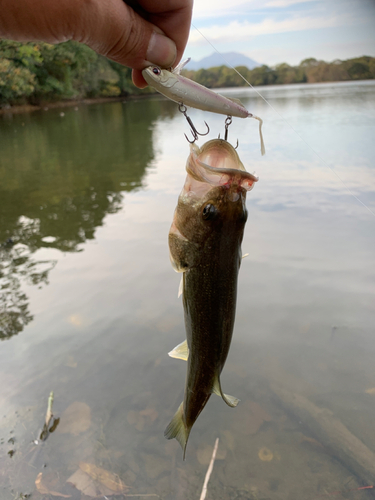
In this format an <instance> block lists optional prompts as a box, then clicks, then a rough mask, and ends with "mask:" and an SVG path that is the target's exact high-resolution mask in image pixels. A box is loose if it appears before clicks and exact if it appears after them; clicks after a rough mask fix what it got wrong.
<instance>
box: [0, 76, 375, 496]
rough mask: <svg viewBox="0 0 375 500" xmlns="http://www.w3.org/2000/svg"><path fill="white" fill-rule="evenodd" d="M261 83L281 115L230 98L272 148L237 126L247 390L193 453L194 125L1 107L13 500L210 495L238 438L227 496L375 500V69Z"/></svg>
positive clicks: (127, 109)
mask: <svg viewBox="0 0 375 500" xmlns="http://www.w3.org/2000/svg"><path fill="white" fill-rule="evenodd" d="M260 91H261V92H262V93H263V95H264V96H265V97H266V99H267V100H268V101H269V102H270V103H271V104H272V106H273V107H274V108H275V110H277V111H278V113H280V114H278V113H277V112H276V111H274V110H273V109H271V108H270V107H269V106H268V105H267V104H266V103H265V102H264V101H263V100H262V99H261V98H260V97H258V96H257V95H256V94H255V93H254V92H253V91H251V90H247V89H244V90H242V89H235V90H230V91H228V95H233V96H237V97H240V98H241V99H242V100H243V102H244V103H245V105H246V106H247V107H248V109H249V110H250V111H252V112H254V113H255V114H257V115H259V116H261V117H262V118H263V119H264V138H265V143H266V149H267V154H266V156H265V157H261V156H260V152H259V149H260V148H259V137H258V132H257V130H258V123H257V122H256V121H255V120H246V121H243V120H241V119H235V120H233V124H232V126H231V127H230V129H229V139H230V141H232V142H233V143H235V141H236V139H237V138H238V140H239V148H238V153H239V155H240V157H241V159H242V161H243V163H244V165H245V166H246V167H247V169H248V170H249V171H254V170H255V171H256V172H257V174H258V175H259V177H260V180H259V182H258V183H257V185H256V186H255V188H254V189H253V191H251V192H250V193H249V194H248V197H247V206H248V212H249V218H248V222H247V226H246V230H245V237H244V242H243V252H244V253H249V256H248V257H247V258H246V259H244V261H243V264H242V267H241V271H240V276H239V294H238V304H237V318H236V326H235V332H234V337H233V343H232V347H231V352H230V354H229V358H228V361H227V364H226V366H225V368H224V371H223V374H222V384H223V389H224V390H225V391H227V392H229V393H230V394H233V395H235V396H237V397H239V398H240V399H241V403H240V404H239V406H238V407H237V408H236V409H231V408H228V407H227V406H226V405H225V404H224V403H223V401H221V400H220V399H219V398H218V397H216V396H213V397H212V398H211V399H210V401H209V403H208V405H207V406H206V408H205V409H204V411H203V412H202V414H201V415H200V417H199V419H198V421H197V422H196V424H195V425H194V428H193V430H192V433H191V436H190V440H189V444H188V448H187V458H186V461H185V462H183V461H182V453H181V449H180V447H179V445H178V443H177V442H175V441H172V442H170V441H166V440H165V438H164V437H163V431H164V428H165V426H166V425H167V424H168V422H169V420H170V419H171V417H172V415H173V414H174V412H175V411H176V409H177V407H178V405H179V404H180V402H181V400H182V397H183V389H184V380H185V371H186V365H185V364H184V363H183V362H182V361H178V360H174V359H171V358H169V357H168V356H167V352H168V351H169V350H171V348H173V347H174V346H175V345H176V344H178V343H180V342H181V341H182V340H183V338H184V325H183V314H182V303H181V300H180V299H178V298H177V290H178V284H179V276H178V275H177V274H176V273H174V272H173V270H172V267H171V265H170V263H169V257H168V246H167V235H168V230H169V226H170V223H171V220H172V216H173V211H174V208H175V205H176V201H177V197H178V194H179V191H180V190H181V188H182V185H183V181H184V178H185V170H184V166H185V161H186V158H187V155H188V144H187V142H186V140H185V138H184V136H183V133H184V132H186V133H189V132H188V126H187V124H186V122H185V120H184V119H183V117H182V116H181V115H180V114H179V113H178V111H177V106H176V105H175V104H173V103H170V102H166V101H163V100H158V99H153V100H148V101H134V102H127V103H113V104H104V105H93V106H80V107H79V108H78V109H74V108H66V109H64V110H63V113H64V116H61V115H60V114H61V113H62V110H57V109H53V110H45V111H41V112H35V113H32V114H22V115H14V116H11V115H5V116H2V117H0V141H1V145H0V147H1V155H0V243H1V247H0V252H1V264H0V266H1V267H0V272H1V274H0V286H1V298H0V331H1V334H0V335H1V339H2V342H0V381H1V382H0V405H1V412H0V498H1V499H4V500H6V499H9V500H11V499H15V498H26V496H25V495H27V494H31V495H32V496H31V498H33V499H34V498H36V499H42V498H43V499H46V498H58V494H61V495H60V497H61V498H65V497H62V494H65V495H71V497H70V498H72V499H73V500H74V499H80V498H82V499H84V498H86V499H87V498H90V497H91V498H93V497H96V498H105V497H108V498H109V497H110V496H111V494H112V495H113V494H114V493H116V494H117V497H114V498H124V497H125V494H132V495H139V498H162V499H164V500H172V499H178V500H180V499H181V500H182V499H183V500H190V499H198V498H199V496H200V492H201V489H202V485H203V481H204V476H205V474H206V470H207V467H208V463H209V460H210V457H211V453H212V448H213V445H214V442H215V439H216V438H217V437H219V438H220V442H219V452H218V456H217V460H216V462H215V465H214V469H213V472H212V475H211V479H210V482H209V484H208V493H207V497H206V498H207V499H210V500H212V499H216V500H224V499H230V500H232V499H233V500H236V499H237V500H244V499H251V500H256V499H257V500H266V499H272V500H284V499H291V500H295V499H298V500H302V499H306V500H310V499H311V500H312V499H316V498H324V497H325V496H326V497H327V498H330V494H333V493H336V497H335V498H337V497H338V498H349V499H366V498H372V497H371V495H373V492H374V489H371V488H367V489H358V488H363V487H366V486H372V485H374V484H375V477H373V476H372V474H371V471H370V470H369V467H368V466H367V465H366V464H368V462H366V457H367V458H369V457H370V458H369V460H370V461H371V457H373V456H374V455H373V454H374V453H375V426H374V423H375V363H374V359H375V326H374V325H375V280H374V278H375V217H374V215H372V214H371V213H370V212H369V211H368V210H367V209H366V208H365V207H364V206H363V205H361V204H360V203H359V202H358V201H357V200H356V199H355V197H354V196H353V195H355V196H356V197H358V198H359V199H360V200H361V201H362V202H363V203H364V204H366V205H367V206H368V207H369V208H370V209H371V210H372V211H373V212H374V211H375V168H374V165H375V147H374V137H375V113H374V111H375V84H374V83H372V82H356V83H342V84H319V85H303V86H299V85H294V86H283V87H273V88H269V87H267V88H264V89H260ZM280 115H281V116H280ZM190 116H191V117H192V119H193V121H194V123H195V124H196V126H197V128H198V130H199V129H200V128H202V125H203V120H206V121H207V122H208V124H209V125H210V127H211V134H210V136H209V137H208V138H213V137H215V136H217V134H218V133H219V132H220V133H221V134H223V132H224V117H222V116H216V115H212V114H207V113H202V112H199V111H195V110H191V112H190ZM284 120H287V121H288V122H289V124H290V125H291V126H292V127H293V128H294V130H295V131H296V132H297V133H298V134H299V136H298V135H297V134H296V133H295V132H294V131H293V130H292V128H291V127H290V125H288V124H287V123H286V122H285V121H284ZM203 126H204V125H203ZM304 141H306V142H307V143H308V144H309V145H310V146H311V147H312V148H314V150H315V151H316V153H317V155H319V156H320V158H321V159H323V162H322V161H321V160H320V159H319V158H318V156H317V155H316V154H315V153H314V152H313V151H312V149H311V148H310V147H309V146H308V145H306V143H305V142H304ZM199 143H200V144H203V140H202V139H200V141H199ZM337 176H338V177H339V178H338V177H337ZM340 179H341V180H342V181H343V182H344V183H345V185H346V186H347V188H349V189H350V191H351V193H350V192H348V189H347V188H346V187H345V185H344V184H343V182H342V181H341V180H340ZM50 391H54V396H55V400H54V405H53V413H54V416H55V418H56V419H57V418H59V419H60V420H59V421H56V422H55V424H57V426H56V425H55V430H53V432H51V433H50V434H49V436H48V438H47V439H46V440H45V441H44V442H40V440H39V435H40V432H41V429H42V427H43V424H44V419H45V414H46V410H47V400H48V396H49V393H50ZM327 422H328V423H327ZM52 423H53V421H52V422H51V425H52ZM327 426H328V427H327ZM342 429H344V430H342ZM340 432H341V434H340ZM348 436H349V437H348ZM352 438H353V439H354V441H350V440H351V439H352ZM356 439H357V441H356ZM348 440H349V441H348ZM35 442H37V443H38V444H35ZM353 443H354V444H353ZM363 445H365V448H363V447H362V446H363ZM348 450H349V452H348ZM366 450H367V451H366ZM367 452H368V453H369V455H366V453H367ZM364 455H366V457H364ZM94 466H96V467H99V468H100V469H95V467H94ZM370 468H371V467H370ZM102 470H105V471H108V473H111V474H115V475H117V476H110V475H108V474H107V475H105V474H104V472H102ZM79 471H80V472H79ZM40 473H41V475H40ZM74 474H75V476H73V475H74ZM72 476H73V478H72ZM119 478H121V480H122V483H120V479H119ZM67 480H69V481H70V482H67ZM85 481H86V483H85ZM72 483H73V484H75V485H76V486H73V485H72ZM123 484H126V485H127V486H128V487H129V489H127V488H125V487H124V486H123ZM77 486H78V488H77ZM85 488H86V489H85ZM90 488H91V489H90ZM105 488H107V490H106V489H105ZM111 488H112V489H111ZM116 488H117V489H116ZM51 492H52V493H51ZM83 492H84V493H85V494H86V496H84V493H83ZM337 492H341V493H340V495H341V496H340V495H339V494H338V493H337ZM141 494H144V495H145V494H148V497H147V496H143V497H142V496H141ZM22 495H23V496H22Z"/></svg>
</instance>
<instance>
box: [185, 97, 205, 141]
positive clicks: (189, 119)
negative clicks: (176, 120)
mask: <svg viewBox="0 0 375 500" xmlns="http://www.w3.org/2000/svg"><path fill="white" fill-rule="evenodd" d="M178 110H179V112H180V113H182V114H183V115H184V116H185V118H186V120H187V122H188V124H189V125H190V129H191V133H192V135H193V138H194V140H193V141H189V139H188V136H187V135H186V134H184V135H185V137H186V140H187V141H188V142H190V144H193V143H194V142H195V141H197V140H198V135H207V134H208V133H209V131H210V127H209V126H208V125H207V123H206V122H204V123H205V125H206V127H207V132H206V133H205V134H201V133H200V132H198V130H197V129H196V128H195V126H194V123H193V122H192V121H191V118H190V117H189V116H188V115H187V108H186V106H185V105H184V104H183V103H182V102H180V103H179V105H178Z"/></svg>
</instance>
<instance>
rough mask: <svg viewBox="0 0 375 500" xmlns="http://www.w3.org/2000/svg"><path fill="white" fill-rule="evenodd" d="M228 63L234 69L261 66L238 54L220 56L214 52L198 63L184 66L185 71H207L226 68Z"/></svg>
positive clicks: (194, 62) (230, 53)
mask: <svg viewBox="0 0 375 500" xmlns="http://www.w3.org/2000/svg"><path fill="white" fill-rule="evenodd" d="M224 59H225V60H224ZM226 61H227V62H226ZM228 63H229V64H230V65H231V66H234V67H236V66H247V67H248V68H249V69H253V68H256V67H257V66H261V64H259V63H257V62H256V61H254V60H253V59H250V57H247V56H245V55H243V54H239V53H238V52H224V53H223V54H222V55H220V54H218V53H217V52H214V53H213V54H211V55H210V56H207V57H204V58H203V59H200V60H199V61H193V60H191V61H189V63H188V64H187V65H186V69H193V70H197V69H201V68H203V69H208V68H213V67H214V66H223V65H224V66H228Z"/></svg>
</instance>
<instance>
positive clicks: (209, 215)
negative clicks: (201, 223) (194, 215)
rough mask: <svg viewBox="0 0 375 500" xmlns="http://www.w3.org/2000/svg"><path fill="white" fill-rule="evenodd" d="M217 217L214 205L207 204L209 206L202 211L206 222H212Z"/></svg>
mask: <svg viewBox="0 0 375 500" xmlns="http://www.w3.org/2000/svg"><path fill="white" fill-rule="evenodd" d="M216 215H217V208H216V207H215V205H212V203H207V205H206V206H205V207H204V208H203V210H202V217H203V219H204V220H212V219H214V218H215V217H216Z"/></svg>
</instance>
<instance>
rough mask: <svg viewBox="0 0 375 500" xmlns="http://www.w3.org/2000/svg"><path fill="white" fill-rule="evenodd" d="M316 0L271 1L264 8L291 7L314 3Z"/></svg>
mask: <svg viewBox="0 0 375 500" xmlns="http://www.w3.org/2000/svg"><path fill="white" fill-rule="evenodd" d="M314 1H315V0H270V1H269V2H267V3H266V4H265V5H264V7H279V8H280V7H289V6H290V5H295V4H297V3H306V2H314Z"/></svg>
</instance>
